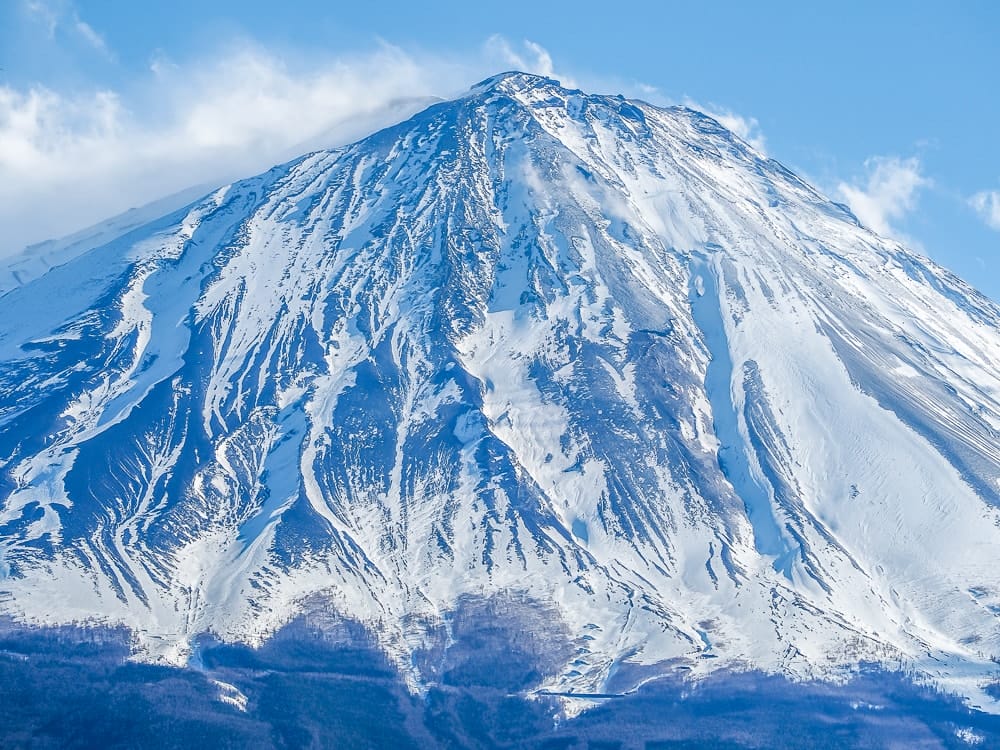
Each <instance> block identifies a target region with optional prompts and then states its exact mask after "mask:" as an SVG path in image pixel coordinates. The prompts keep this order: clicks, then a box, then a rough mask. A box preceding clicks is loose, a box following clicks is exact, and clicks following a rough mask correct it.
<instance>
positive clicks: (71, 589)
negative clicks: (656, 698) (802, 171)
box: [0, 75, 1000, 710]
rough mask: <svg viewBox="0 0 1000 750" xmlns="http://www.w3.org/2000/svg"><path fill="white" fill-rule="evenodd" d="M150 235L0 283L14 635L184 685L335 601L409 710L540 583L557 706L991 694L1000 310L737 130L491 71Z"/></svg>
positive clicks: (3, 560)
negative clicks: (773, 691) (583, 699)
mask: <svg viewBox="0 0 1000 750" xmlns="http://www.w3.org/2000/svg"><path fill="white" fill-rule="evenodd" d="M150 219H151V220H146V219H145V217H144V219H143V221H142V222H139V224H138V225H132V224H131V223H130V224H129V225H128V227H127V231H123V229H122V226H121V222H117V223H116V222H112V223H111V224H109V225H108V226H107V227H106V228H104V229H102V228H96V229H95V230H94V232H93V233H91V234H88V235H87V237H84V238H81V239H78V240H74V241H73V242H71V243H69V244H67V245H66V246H65V247H66V248H67V249H66V252H65V253H63V254H61V255H60V256H59V258H58V262H53V263H50V264H49V265H52V268H51V269H50V270H45V269H44V268H39V269H36V270H38V273H37V274H34V275H28V274H25V275H21V276H18V284H17V285H11V286H10V288H9V290H8V291H6V292H5V293H4V294H3V295H2V296H0V425H3V429H2V431H0V472H2V474H3V480H4V481H2V482H0V526H2V528H3V529H4V532H3V536H2V537H0V572H2V573H3V576H2V577H0V593H2V594H4V596H0V608H2V610H3V612H4V613H5V614H10V615H12V616H15V617H18V618H20V619H23V620H26V621H30V622H37V623H63V622H72V621H78V620H99V621H106V622H121V623H124V624H126V625H128V626H129V627H131V628H133V629H134V630H135V632H136V639H137V649H138V651H137V654H136V656H137V658H144V659H150V660H160V661H165V662H168V663H174V664H183V663H185V662H186V661H187V659H188V658H190V655H191V644H192V642H193V639H194V638H195V637H197V636H198V635H199V634H202V633H205V632H212V633H214V634H215V635H217V636H218V637H222V638H226V639H231V640H243V641H246V642H249V643H252V644H259V643H261V642H263V640H265V639H266V638H268V637H269V636H270V635H271V634H273V633H274V631H275V630H276V629H277V628H279V627H281V626H282V625H283V624H284V623H286V622H288V621H289V620H290V619H291V618H292V617H294V616H295V614H296V613H298V612H300V611H303V610H304V609H305V608H307V607H308V606H310V604H309V602H315V601H316V600H317V597H319V598H321V599H323V600H324V601H326V602H329V603H330V604H331V605H332V606H334V607H335V608H336V609H337V610H338V611H340V612H341V613H342V614H344V615H345V616H348V617H351V618H354V619H356V620H358V621H360V622H362V623H363V624H365V625H367V626H368V627H369V628H370V629H371V630H372V631H373V632H374V633H375V634H376V636H377V637H378V638H379V639H380V641H381V644H382V646H383V647H384V648H385V650H386V652H387V653H388V654H389V655H390V656H391V657H392V658H393V659H394V660H395V661H396V662H397V664H398V665H399V666H400V668H401V669H403V670H404V672H405V673H406V674H407V677H408V679H409V680H410V681H411V685H412V686H413V687H414V689H420V686H421V680H422V679H423V676H422V675H420V674H419V670H418V669H417V667H416V666H414V660H413V658H412V656H413V654H414V653H415V652H417V651H419V650H420V649H424V648H426V647H427V644H428V643H430V642H431V639H432V638H433V637H435V636H434V633H436V632H437V629H438V628H445V629H447V628H448V627H449V624H448V614H449V613H450V612H452V611H454V610H455V608H456V607H457V606H458V604H459V602H460V601H462V600H463V598H467V597H470V596H472V597H489V596H491V595H496V594H503V593H509V592H512V591H513V592H517V593H518V594H519V595H520V596H522V598H523V600H524V601H530V602H542V603H544V604H545V605H546V606H552V607H554V611H555V612H557V613H558V617H559V618H560V619H561V621H562V624H563V625H564V626H565V630H566V632H567V633H568V636H567V637H568V638H569V639H570V640H571V645H572V646H573V650H574V651H575V654H574V657H573V659H572V663H570V664H566V665H564V666H563V667H562V668H561V669H560V670H557V672H556V673H555V674H553V675H551V676H550V677H549V678H548V679H547V681H546V683H545V684H544V685H543V686H542V689H543V690H550V691H552V692H579V693H599V692H602V690H603V689H604V686H605V685H606V684H608V681H609V679H611V677H612V676H613V675H615V674H616V672H618V673H620V672H621V670H620V669H619V668H620V667H621V666H622V665H624V664H628V665H631V666H642V667H644V668H645V669H646V670H647V671H646V672H643V673H642V676H637V677H636V678H635V679H636V680H637V681H641V680H644V679H649V676H650V675H655V674H656V673H658V670H663V669H667V668H668V667H666V666H664V665H668V664H673V665H677V664H679V663H684V664H685V665H686V666H689V667H690V668H691V670H692V672H694V673H695V674H696V675H697V674H705V673H707V672H709V671H711V670H714V669H720V668H746V667H748V666H752V667H756V668H760V669H764V670H771V671H780V672H783V673H785V674H788V675H791V676H793V677H796V678H802V679H807V678H816V677H819V678H826V679H843V678H844V677H845V676H846V675H849V674H850V672H851V670H852V669H854V668H855V667H856V666H857V664H858V663H859V662H861V661H864V660H874V661H882V662H884V663H886V664H891V665H896V666H898V665H905V666H906V667H907V668H911V669H913V670H915V671H917V672H919V673H921V674H923V675H924V676H925V677H927V678H929V679H931V680H934V681H936V682H937V683H938V684H940V685H942V686H944V687H947V688H949V689H953V690H956V691H958V692H960V693H962V694H963V695H966V696H968V697H969V698H971V699H974V700H975V701H976V702H978V703H980V704H982V705H984V706H988V707H989V706H994V705H995V704H994V703H993V701H992V699H991V698H989V697H988V696H986V695H984V694H983V692H982V690H981V688H980V685H981V684H982V682H983V680H984V679H985V678H986V677H987V676H988V675H989V674H991V672H992V669H993V664H992V662H991V661H990V657H993V656H996V655H998V654H1000V621H998V616H1000V570H998V568H997V566H996V565H995V550H996V549H998V544H1000V492H998V488H1000V440H998V439H997V438H998V430H1000V373H998V371H997V369H996V367H995V363H996V362H997V361H1000V310H998V309H997V307H996V306H995V305H994V304H993V303H991V302H989V301H988V300H986V299H985V298H983V297H982V296H980V295H978V294H977V293H975V292H974V290H972V289H971V288H969V287H968V286H967V285H965V284H964V283H963V282H961V281H959V280H958V279H956V278H954V277H953V276H951V275H950V274H948V272H947V271H945V270H944V269H941V268H940V267H938V266H936V265H934V264H933V263H931V262H930V261H928V260H926V259H923V258H920V257H919V256H917V255H914V254H912V253H910V252H909V251H907V250H906V249H905V248H903V247H901V246H900V245H898V244H897V243H895V242H891V241H888V240H884V239H882V238H880V237H878V236H876V235H874V234H873V233H871V232H870V231H868V230H867V229H865V228H864V227H861V226H858V225H857V223H856V221H855V220H854V219H853V217H851V216H850V215H849V214H847V213H846V212H845V211H844V210H843V209H842V208H840V207H839V206H837V205H836V204H833V203H831V202H829V201H828V200H827V199H826V198H824V197H823V196H822V195H820V194H819V193H817V192H816V191H814V190H813V189H812V188H810V187H809V186H807V185H806V184H805V183H803V182H801V181H800V180H798V179H797V178H795V177H794V176H793V175H791V174H790V173H789V172H787V171H786V170H784V169H783V168H782V167H780V165H778V164H776V163H775V162H771V161H764V160H762V159H761V158H760V157H759V155H757V154H756V153H755V152H753V151H752V150H751V149H749V148H748V147H747V146H746V145H745V144H743V143H742V142H741V141H739V140H738V139H736V138H735V137H733V136H732V135H731V134H729V133H728V132H727V131H725V130H724V129H723V128H722V127H721V126H719V125H718V123H715V122H714V121H713V120H711V119H709V118H707V117H705V116H703V115H701V114H699V113H697V112H693V111H691V110H687V109H683V108H677V109H658V108H655V107H652V106H650V105H648V104H644V103H641V102H625V101H624V100H622V99H620V98H618V97H602V96H589V95H586V94H584V93H583V92H579V91H568V90H565V89H562V88H560V87H559V86H558V85H557V84H555V83H554V82H552V81H548V80H546V79H540V78H536V77H533V76H527V75H509V76H502V77H498V78H496V79H493V80H492V81H489V82H484V84H482V85H480V86H479V87H477V88H476V89H474V90H473V91H472V92H470V93H469V94H468V95H466V96H464V97H462V98H460V99H458V100H456V101H455V102H451V103H447V104H441V105H437V106H435V107H433V108H431V109H430V110H427V111H426V112H424V113H421V114H418V115H417V116H415V117H414V118H413V119H412V120H410V121H408V122H407V123H404V124H403V125H400V126H397V127H395V128H392V129H390V130H387V131H383V132H381V133H378V134H375V135H373V136H371V137H370V138H368V139H366V140H364V141H361V142H359V143H357V144H355V145H352V146H348V147H346V148H343V149H338V150H336V151H330V152H317V153H314V154H310V155H307V156H305V157H303V158H301V159H298V160H295V161H293V162H291V163H289V164H286V165H282V166H280V167H275V168H274V169H272V170H270V171H269V172H267V173H265V174H263V175H260V176H258V177H255V178H252V179H249V180H246V181H243V182H239V183H235V184H233V185H231V186H228V187H226V188H223V189H221V190H218V191H215V192H213V193H211V194H210V195H208V196H206V197H205V198H203V199H201V200H198V201H195V202H194V203H191V204H190V205H188V206H187V207H185V208H184V209H182V210H179V211H176V212H174V213H172V214H168V215H166V216H164V217H162V218H158V219H155V220H152V217H150ZM105 230H106V231H105ZM53 257H54V256H53ZM46 267H47V266H46ZM526 606H528V605H526ZM529 609H530V607H529ZM414 623H417V624H414ZM419 623H425V624H426V627H423V626H420V625H419ZM707 656H711V657H715V658H701V657H707ZM669 668H673V667H669ZM636 674H639V672H636ZM230 687H231V686H225V685H224V684H222V683H220V684H219V688H220V700H223V701H225V702H228V703H231V704H232V705H233V706H234V707H236V708H237V709H239V710H244V709H245V705H246V699H245V697H242V699H241V697H240V695H239V694H238V691H236V692H235V693H234V692H233V690H235V689H233V690H230V689H229V688H230ZM569 703H570V704H572V705H577V704H576V703H574V702H573V701H572V700H570V701H569Z"/></svg>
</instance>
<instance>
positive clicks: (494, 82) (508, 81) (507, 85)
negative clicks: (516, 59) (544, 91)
mask: <svg viewBox="0 0 1000 750" xmlns="http://www.w3.org/2000/svg"><path fill="white" fill-rule="evenodd" d="M546 86H549V87H553V88H557V89H562V83H560V82H559V81H558V80H556V79H555V78H548V77H546V76H543V75H538V74H536V73H525V72H523V71H519V70H509V71H506V72H504V73H498V74H496V75H493V76H490V77H489V78H486V79H484V80H482V81H480V82H479V83H477V84H475V85H474V86H473V87H472V88H471V89H470V91H471V92H472V93H482V92H488V91H501V92H504V93H518V92H522V91H529V90H531V89H536V88H541V87H546Z"/></svg>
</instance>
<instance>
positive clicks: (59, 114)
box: [0, 45, 492, 254]
mask: <svg viewBox="0 0 1000 750" xmlns="http://www.w3.org/2000/svg"><path fill="white" fill-rule="evenodd" d="M489 72H492V70H488V69H487V67H486V62H485V59H484V60H477V61H475V63H469V62H467V61H450V60H445V59H437V58H430V57H418V56H414V55H411V54H407V53H405V52H403V51H401V50H399V49H397V48H394V47H390V46H387V45H384V46H381V47H379V48H378V49H376V50H374V51H372V52H370V53H368V54H364V55H358V56H355V57H351V58H336V59H326V60H310V61H308V62H307V63H304V64H303V66H302V67H296V66H292V65H290V64H288V63H286V62H285V61H284V60H282V59H281V58H279V57H277V56H275V55H273V54H271V53H269V52H267V51H266V50H262V49H259V48H256V47H252V46H242V47H240V48H237V49H230V50H229V51H228V52H227V53H225V54H221V55H219V56H217V57H215V58H214V59H210V60H196V61H189V62H186V63H171V62H170V61H168V60H166V59H164V58H162V57H160V58H157V59H156V60H155V61H154V62H153V63H152V64H151V66H150V70H149V71H148V73H147V74H146V77H145V78H144V79H143V80H142V81H141V82H140V83H141V84H142V85H141V86H131V87H130V88H129V89H128V90H129V91H130V92H139V93H138V94H135V93H131V94H126V93H125V92H124V91H116V90H110V89H98V90H92V91H89V92H80V91H76V92H72V93H62V92H58V91H53V90H50V89H47V88H44V87H40V86H33V87H30V88H25V89H17V88H13V87H10V86H0V226H3V227H4V232H3V233H2V237H0V253H2V254H8V253H10V252H12V251H15V250H16V249H18V248H19V247H23V246H24V245H25V244H27V243H30V242H35V241H40V240H43V239H48V238H50V237H55V236H59V235H62V234H65V233H68V232H70V231H74V230H76V229H78V228H80V227H82V226H86V225H87V224H90V223H94V222H96V221H99V220H101V219H103V218H106V217H108V216H111V215H113V214H115V213H119V212H121V211H124V210H126V209H128V208H131V207H133V206H137V205H141V204H143V203H146V202H149V201H152V200H155V199H157V198H159V197H162V196H163V195H166V194H169V193H171V192H175V191H178V190H182V189H184V188H186V187H188V186H190V185H193V184H200V183H210V182H218V183H221V182H224V181H227V180H231V179H235V178H238V177H243V176H247V175H250V174H254V173H255V172H257V171H261V170H263V169H266V168H267V167H269V166H270V165H272V164H274V163H277V162H280V161H284V160H285V159H288V158H292V157H293V156H295V155H297V154H298V153H302V152H305V151H307V150H310V149H314V148H321V147H326V146H334V145H339V144H341V143H345V142H348V141H350V140H353V139H355V138H358V137H361V136H363V135H365V134H367V133H368V132H371V131H372V130H375V129H377V128H378V127H381V126H384V125H388V124H391V122H393V121H397V120H399V119H402V118H403V117H405V116H407V115H408V114H410V113H412V112H413V111H415V110H416V109H419V108H422V107H423V106H425V105H426V104H427V101H428V99H427V97H431V96H450V95H452V94H455V93H458V92H460V91H462V90H464V89H465V88H466V87H467V86H468V85H470V84H471V83H474V82H475V81H476V80H479V78H482V77H485V75H486V74H488V73H489Z"/></svg>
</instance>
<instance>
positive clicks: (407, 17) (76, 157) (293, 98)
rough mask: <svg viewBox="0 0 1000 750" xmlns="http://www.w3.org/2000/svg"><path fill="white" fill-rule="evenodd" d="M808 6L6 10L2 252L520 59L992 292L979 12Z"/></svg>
mask: <svg viewBox="0 0 1000 750" xmlns="http://www.w3.org/2000/svg"><path fill="white" fill-rule="evenodd" d="M807 5H810V6H817V5H818V4H806V3H801V2H760V3H747V2H716V3H689V2H685V3H671V2H643V1H641V0H637V1H634V2H631V3H607V2H602V3H597V2H585V1H578V2H573V3H568V2H567V3H561V2H540V1H539V0H535V1H534V2H525V1H522V0H509V1H507V2H504V3H495V4H475V3H468V2H437V3H425V4H418V3H403V2H387V1H380V0H369V2H356V1H355V2H351V3H336V2H319V1H318V0H302V1H296V0H282V1H281V2H275V1H274V0H271V1H269V2H264V1H263V0H238V1H237V0H215V1H213V2H204V0H201V1H200V2H195V1H194V0H173V1H172V2H152V1H150V2H144V3H127V2H110V1H109V0H4V2H2V3H0V67H2V68H3V70H2V71H0V224H2V225H3V226H4V227H5V230H6V232H5V235H6V236H5V238H4V239H3V240H2V241H0V252H10V251H11V250H12V248H13V246H14V245H18V244H21V245H23V244H24V243H25V242H28V241H37V240H39V239H42V238H44V237H48V236H52V235H57V234H63V233H66V232H68V231H70V230H72V229H75V228H78V227H81V226H84V225H86V224H88V223H92V222H94V221H97V220H98V219H100V218H102V217H104V216H108V215H111V214H112V213H117V212H119V211H121V210H124V209H125V208H128V207H130V206H133V205H139V204H141V203H144V202H148V201H149V200H152V199H154V198H156V197H158V196H160V195H164V194H167V193H170V192H174V191H177V190H180V189H182V188H185V187H187V186H189V185H192V184H202V183H204V184H211V183H213V182H221V181H223V180H226V179H233V178H236V177H240V176H246V175H249V174H251V173H253V172H254V171H259V170H260V169H264V168H266V167H267V166H268V165H269V164H271V163H274V162H277V161H280V160H282V159H286V158H290V157H291V156H293V155H294V154H295V153H296V150H297V149H298V150H306V148H314V147H317V146H321V145H324V144H332V143H335V142H338V141H345V140H349V139H353V138H356V137H359V136H361V135H363V134H364V132H365V131H366V130H368V129H371V128H374V127H376V126H378V125H381V124H387V123H388V122H389V121H391V120H392V119H393V118H398V117H401V116H402V115H404V114H405V113H406V112H408V111H409V110H410V109H412V108H413V107H415V106H418V105H419V102H420V99H419V97H425V96H441V97H447V96H451V95H454V94H456V93H458V92H460V91H462V90H463V89H464V88H466V87H467V86H468V85H470V84H471V83H474V82H475V81H477V80H479V79H481V78H483V77H485V76H486V75H489V74H491V73H493V72H497V71H500V70H503V69H508V68H512V67H523V68H530V69H533V70H534V71H536V72H543V73H552V74H554V75H555V76H556V77H561V78H562V79H564V80H569V81H570V82H572V83H574V84H576V85H579V86H581V87H583V88H586V89H589V90H595V91H608V92H610V91H614V92H618V91H622V92H624V93H626V94H629V95H636V96H641V97H643V98H646V99H648V100H650V101H653V102H655V103H672V102H689V103H693V104H695V105H696V106H700V107H703V108H706V109H708V110H710V111H711V112H712V113H714V114H716V115H718V116H719V117H720V118H721V119H723V121H724V122H725V124H727V125H730V126H731V127H733V128H734V129H736V130H737V131H738V132H739V133H740V134H742V135H744V136H745V137H747V138H748V139H751V140H753V141H754V142H755V143H758V144H759V145H761V146H762V147H763V148H765V149H766V151H767V153H768V154H769V155H770V156H772V157H774V158H776V159H778V160H779V161H781V162H783V163H785V164H786V165H788V166H789V167H791V168H792V169H794V170H796V171H798V172H799V173H800V174H803V175H804V176H805V177H806V178H807V179H810V180H811V181H812V182H813V183H815V184H816V185H817V186H818V187H820V188H821V189H823V190H824V191H826V192H827V193H828V194H830V195H831V196H832V197H834V198H836V199H838V200H843V201H847V202H849V203H851V205H852V206H853V207H854V208H855V211H856V212H857V213H858V214H859V215H860V216H861V217H862V219H863V220H866V221H867V222H868V223H869V224H870V225H872V226H873V227H874V228H877V229H879V230H880V231H882V232H884V233H887V234H890V235H893V236H896V237H898V238H900V239H903V240H904V241H906V242H907V243H909V244H911V245H912V246H914V247H916V248H917V249H919V250H922V251H923V252H925V253H927V254H928V255H930V256H931V257H933V258H935V259H937V260H938V261H940V262H942V263H943V264H945V265H946V266H948V267H950V268H952V269H953V270H955V271H956V272H958V273H959V274H960V275H961V276H963V277H964V278H966V279H968V280H969V281H970V282H972V283H973V284H974V285H975V286H977V287H979V288H980V289H981V290H983V291H984V292H986V293H987V294H989V295H991V296H992V297H993V298H994V299H1000V146H998V141H997V137H996V132H997V124H998V123H1000V94H998V93H997V92H998V90H1000V85H998V81H997V79H998V77H1000V43H998V41H997V40H1000V3H995V2H976V1H974V0H970V1H968V2H962V3H959V2H956V3H949V4H946V3H937V2H934V3H932V2H920V1H919V0H917V1H915V2H906V3H904V2H888V1H885V2H879V3H871V2H865V3H862V2H852V1H848V2H841V3H837V4H826V7H824V8H819V7H809V8H807V7H805V6H807ZM415 98H417V99H415ZM4 243H6V244H4Z"/></svg>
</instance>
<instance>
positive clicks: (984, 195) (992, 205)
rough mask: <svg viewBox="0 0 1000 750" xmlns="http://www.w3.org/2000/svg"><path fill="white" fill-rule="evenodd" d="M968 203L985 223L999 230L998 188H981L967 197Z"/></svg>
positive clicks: (999, 202) (999, 205) (999, 206)
mask: <svg viewBox="0 0 1000 750" xmlns="http://www.w3.org/2000/svg"><path fill="white" fill-rule="evenodd" d="M969 205H970V206H972V207H973V208H974V209H975V210H976V213H978V214H979V215H980V216H981V217H982V219H983V221H985V222H986V225H987V226H988V227H990V228H991V229H996V230H997V231H998V232H1000V190H983V191H982V192H980V193H976V194H975V195H974V196H972V197H971V198H969Z"/></svg>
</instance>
